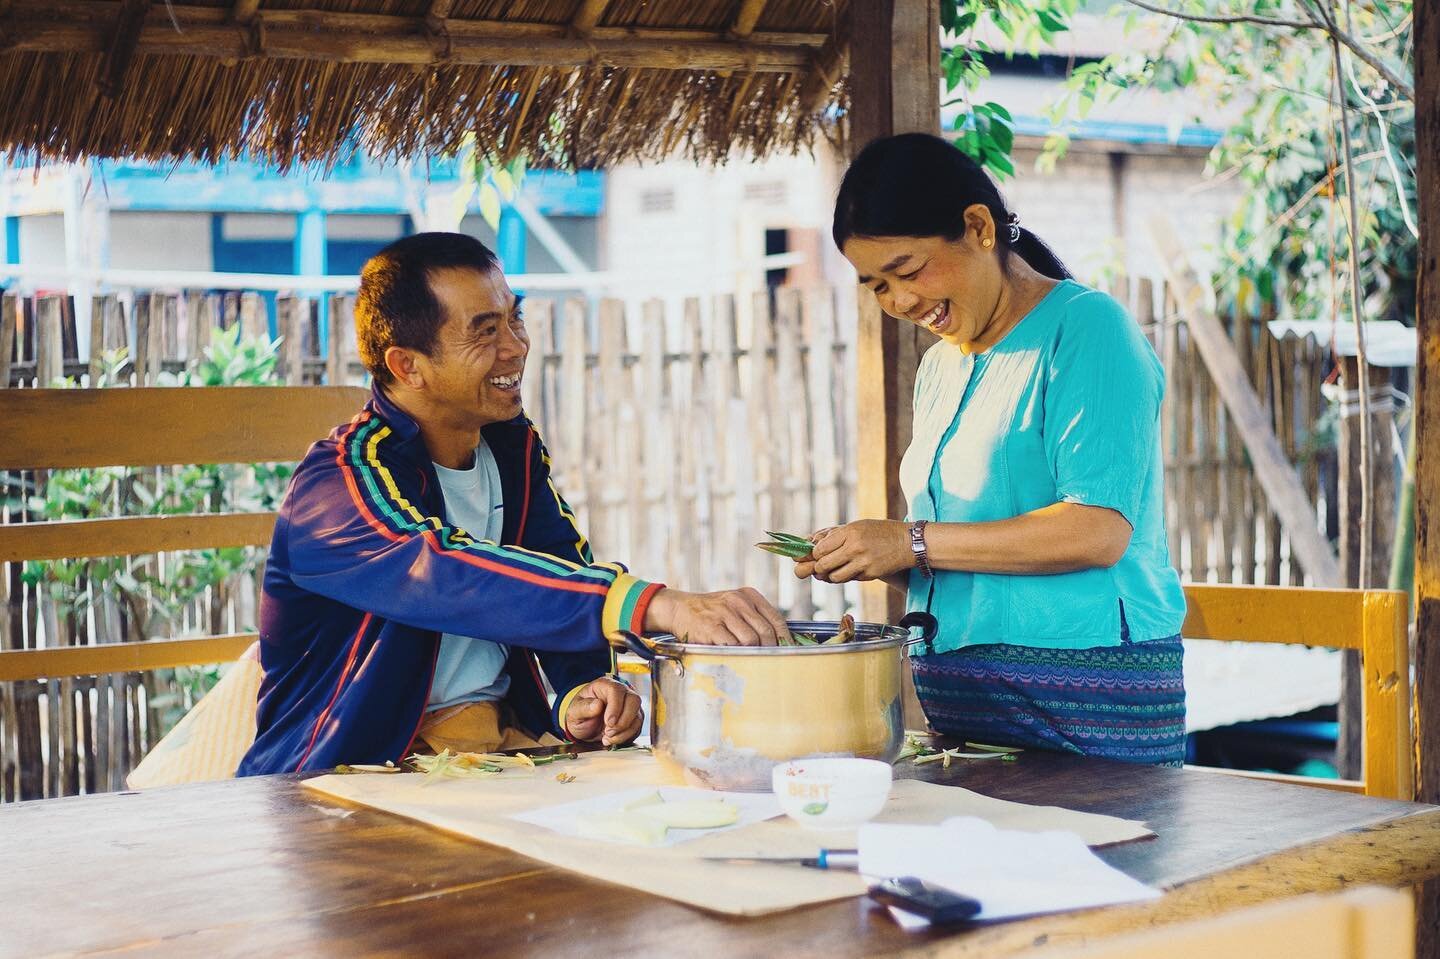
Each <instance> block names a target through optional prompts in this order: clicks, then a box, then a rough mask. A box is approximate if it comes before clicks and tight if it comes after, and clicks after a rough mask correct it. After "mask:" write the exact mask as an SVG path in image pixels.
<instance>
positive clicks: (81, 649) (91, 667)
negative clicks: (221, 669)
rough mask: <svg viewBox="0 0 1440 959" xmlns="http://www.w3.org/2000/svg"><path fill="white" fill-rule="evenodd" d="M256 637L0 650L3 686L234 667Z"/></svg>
mask: <svg viewBox="0 0 1440 959" xmlns="http://www.w3.org/2000/svg"><path fill="white" fill-rule="evenodd" d="M255 639H256V635H255V634H254V633H234V634H230V635H226V636H207V637H204V638H201V639H152V640H148V641H146V642H143V643H104V644H101V645H96V646H66V647H62V648H57V649H20V650H8V651H5V652H0V682H14V681H16V680H24V679H47V678H55V677H60V678H64V677H71V676H96V675H100V674H103V673H133V672H141V671H143V670H148V669H172V668H174V667H176V666H205V665H209V664H210V663H228V662H231V661H233V660H235V659H238V658H239V656H240V654H241V653H243V652H245V650H246V649H247V648H249V646H250V644H251V643H253V642H254V641H255Z"/></svg>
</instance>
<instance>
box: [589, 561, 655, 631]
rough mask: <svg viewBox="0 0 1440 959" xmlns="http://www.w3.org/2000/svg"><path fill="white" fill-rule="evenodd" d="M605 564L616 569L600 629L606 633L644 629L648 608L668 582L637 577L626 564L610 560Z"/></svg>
mask: <svg viewBox="0 0 1440 959" xmlns="http://www.w3.org/2000/svg"><path fill="white" fill-rule="evenodd" d="M602 566H603V567H604V568H607V569H611V570H614V572H615V582H614V583H612V584H611V585H610V592H609V593H607V594H606V595H605V608H604V610H603V612H601V614H600V631H601V632H602V633H604V634H605V635H606V636H609V635H610V634H611V633H616V632H619V631H620V630H622V629H623V630H628V631H629V632H632V633H638V632H641V631H642V630H643V629H644V627H645V611H646V610H647V609H649V608H650V601H651V600H652V599H654V598H655V594H656V593H658V592H660V590H662V589H664V588H665V585H664V584H663V583H648V582H646V581H645V580H643V579H637V578H636V577H634V576H631V575H630V574H629V573H627V572H626V571H625V567H623V566H619V565H615V564H608V563H606V564H602Z"/></svg>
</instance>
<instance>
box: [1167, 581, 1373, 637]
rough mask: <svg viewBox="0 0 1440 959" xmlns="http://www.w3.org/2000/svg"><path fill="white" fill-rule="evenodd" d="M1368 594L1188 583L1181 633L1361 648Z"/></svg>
mask: <svg viewBox="0 0 1440 959" xmlns="http://www.w3.org/2000/svg"><path fill="white" fill-rule="evenodd" d="M1365 596H1366V593H1363V592H1361V591H1359V590H1352V589H1310V588H1306V587H1299V586H1213V585H1209V584H1203V583H1190V584H1187V585H1186V586H1185V601H1186V604H1187V605H1188V607H1189V609H1188V612H1187V614H1186V617H1185V625H1184V626H1183V627H1182V628H1181V635H1183V636H1185V638H1187V639H1224V640H1231V641H1235V642H1245V643H1287V644H1291V645H1301V646H1324V647H1327V648H1329V649H1360V648H1361V646H1362V643H1363V639H1362V637H1363V630H1364V625H1365Z"/></svg>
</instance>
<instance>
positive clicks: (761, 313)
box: [745, 292, 784, 601]
mask: <svg viewBox="0 0 1440 959" xmlns="http://www.w3.org/2000/svg"><path fill="white" fill-rule="evenodd" d="M773 342H774V320H773V318H772V316H771V312H770V296H769V294H768V293H764V292H761V293H756V294H755V309H754V319H753V321H752V322H751V328H750V344H749V348H748V351H747V353H746V364H747V367H748V369H747V376H746V380H747V386H746V390H745V395H746V398H747V400H748V402H749V404H750V405H749V408H748V410H747V413H748V417H749V421H750V426H751V433H750V437H751V444H752V446H751V459H752V462H753V463H754V464H755V467H756V477H755V491H756V503H757V506H756V511H757V513H758V519H759V521H760V523H759V525H760V529H759V530H757V531H756V532H757V535H763V530H766V529H772V530H773V529H777V528H779V526H780V525H781V524H780V522H779V519H780V509H781V508H782V504H781V500H782V497H783V492H784V491H783V487H782V483H783V477H782V476H781V475H780V470H779V462H778V460H777V459H776V452H775V445H776V438H775V433H776V432H777V431H776V429H775V428H774V427H773V425H772V416H778V415H779V412H780V410H779V408H778V407H777V406H776V405H775V404H774V403H773V402H771V399H770V398H771V396H772V391H773V389H774V386H775V377H774V374H773V372H772V367H771V365H770V364H771V355H770V352H771V344H772V343H773ZM746 555H747V556H749V557H750V560H751V567H750V570H749V572H748V573H747V575H746V577H745V579H746V582H748V583H750V584H751V585H753V586H755V587H757V588H758V589H760V591H761V592H762V593H764V594H765V595H766V596H767V597H768V598H769V599H770V600H772V601H778V599H779V593H778V592H777V590H776V587H777V585H778V583H779V579H778V573H779V569H780V566H779V563H780V560H779V558H778V557H774V556H771V555H770V554H768V553H763V552H761V551H760V550H752V551H751V552H750V553H747V554H746Z"/></svg>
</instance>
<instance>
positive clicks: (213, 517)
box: [0, 513, 276, 563]
mask: <svg viewBox="0 0 1440 959" xmlns="http://www.w3.org/2000/svg"><path fill="white" fill-rule="evenodd" d="M275 516H276V514H274V513H215V514H187V515H181V516H127V517H121V518H116V519H81V520H64V521H60V522H54V523H19V524H3V525H0V563H17V562H23V561H25V560H32V559H33V560H47V559H80V558H83V557H91V556H138V555H141V554H145V553H167V552H172V551H175V550H183V549H223V548H225V547H227V546H265V545H268V544H269V542H270V535H271V533H272V532H273V531H274V529H275Z"/></svg>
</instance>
